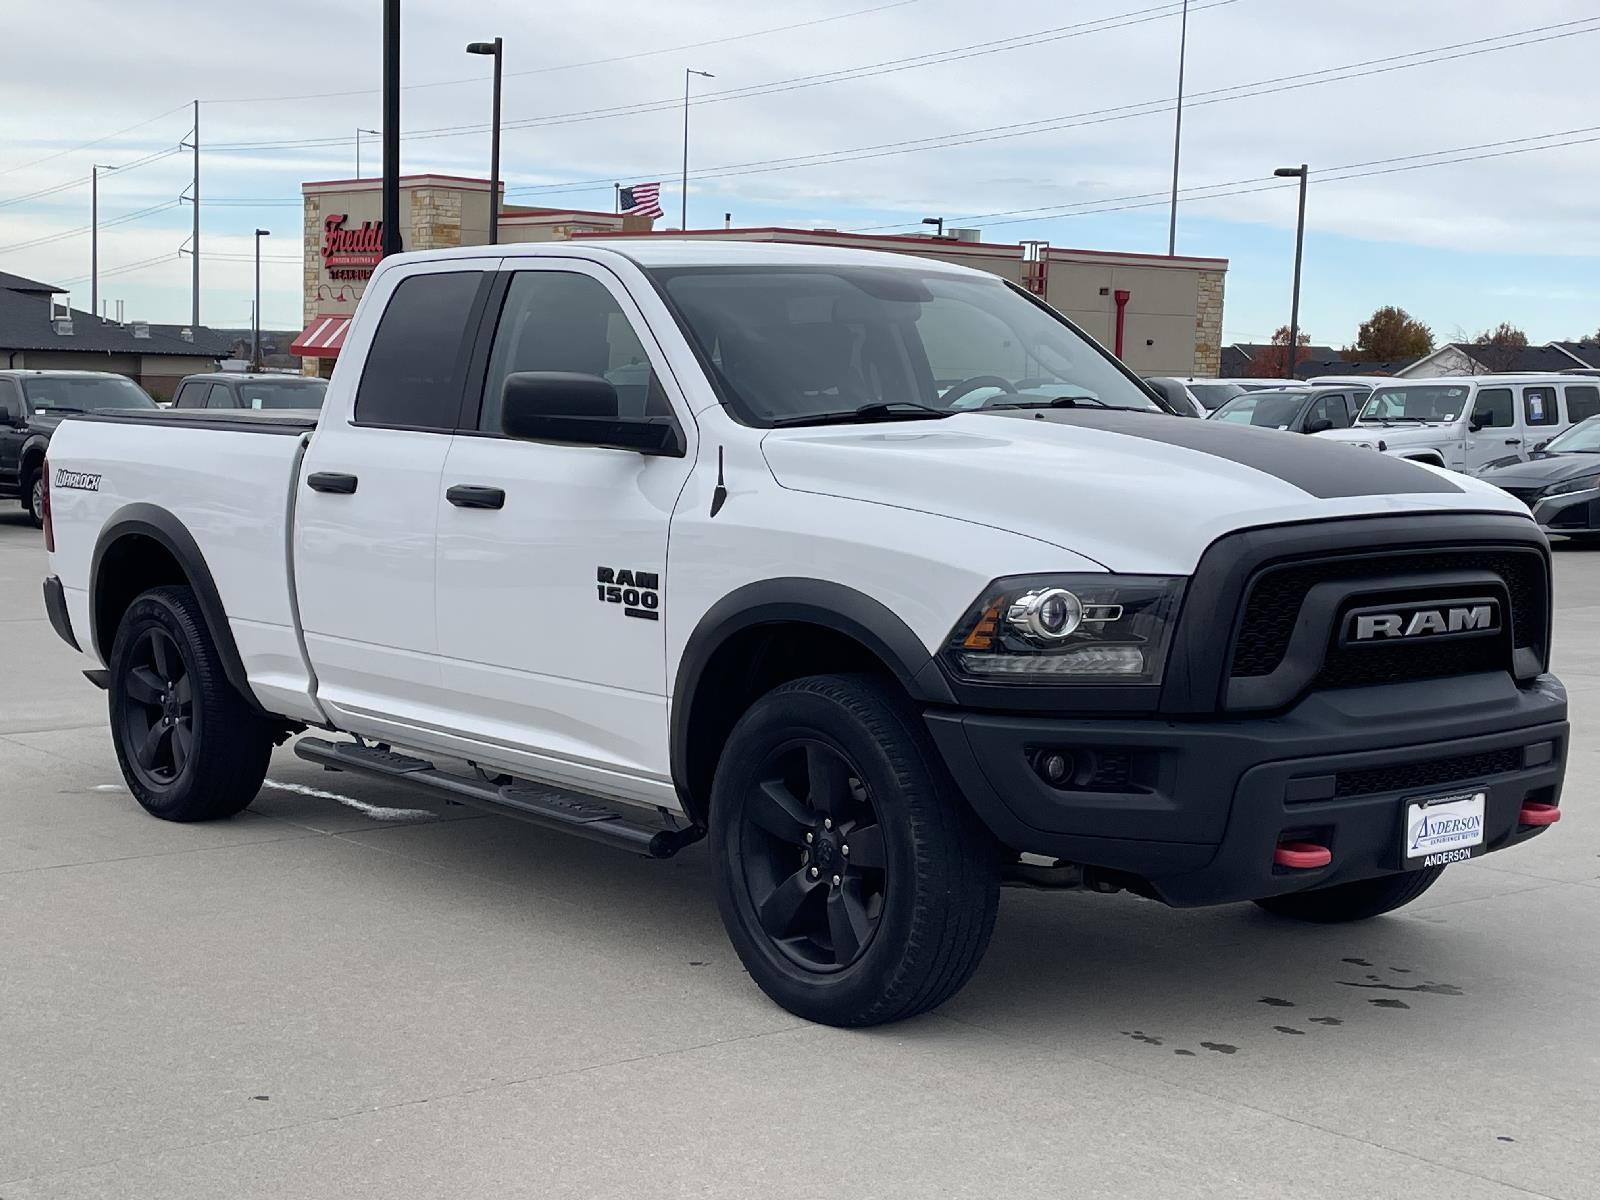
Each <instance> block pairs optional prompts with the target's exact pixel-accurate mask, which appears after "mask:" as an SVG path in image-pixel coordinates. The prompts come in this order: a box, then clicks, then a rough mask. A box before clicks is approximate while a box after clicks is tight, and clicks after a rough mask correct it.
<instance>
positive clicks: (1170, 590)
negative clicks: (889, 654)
mask: <svg viewBox="0 0 1600 1200" xmlns="http://www.w3.org/2000/svg"><path fill="white" fill-rule="evenodd" d="M1183 584H1184V581H1183V580H1182V579H1178V578H1172V577H1168V576H1164V575H1019V576H1012V577H1009V578H1006V579H997V580H996V581H995V582H994V583H992V584H990V585H989V587H988V588H986V589H985V590H984V593H983V595H982V596H980V597H979V598H978V601H977V602H976V603H975V604H974V605H973V606H972V607H971V608H970V609H968V610H967V613H966V615H965V616H963V617H962V618H961V620H960V621H958V622H957V623H956V627H955V629H953V630H952V631H951V634H950V638H949V641H948V642H947V643H946V645H945V649H944V658H945V662H946V664H947V665H948V666H949V667H950V668H951V669H952V670H953V671H954V672H955V673H956V674H957V675H960V676H962V677H964V678H966V679H969V680H972V681H973V682H984V683H1052V684H1107V683H1130V684H1141V683H1142V684H1153V683H1159V682H1160V681H1161V671H1162V667H1163V666H1164V665H1165V663H1166V657H1167V647H1168V646H1169V645H1170V644H1171V641H1172V626H1173V622H1174V620H1175V619H1176V618H1177V615H1178V602H1179V601H1180V600H1181V599H1182V597H1183Z"/></svg>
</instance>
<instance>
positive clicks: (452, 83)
mask: <svg viewBox="0 0 1600 1200" xmlns="http://www.w3.org/2000/svg"><path fill="white" fill-rule="evenodd" d="M920 2H921V0H893V3H890V4H879V5H877V6H875V7H873V8H858V9H853V10H852V11H850V12H842V13H834V14H833V15H832V16H828V17H817V18H815V19H813V20H810V21H796V22H793V23H792V24H789V25H774V26H771V27H770V28H767V29H753V30H751V31H750V32H749V33H734V34H729V35H728V36H726V37H719V38H708V39H707V40H705V41H703V42H685V43H684V44H683V45H681V46H663V47H661V48H660V49H657V50H638V51H635V52H634V53H632V54H617V55H613V56H611V57H609V58H591V59H588V60H586V61H584V62H573V63H561V64H559V65H557V66H551V67H532V68H529V69H527V70H523V71H507V72H505V77H506V78H512V77H515V76H521V75H546V74H549V73H551V72H554V71H575V70H578V69H579V68H580V67H600V66H605V65H607V64H609V63H619V62H632V61H634V60H635V59H640V58H652V57H654V56H656V55H660V54H677V53H678V52H680V51H683V50H699V49H701V48H702V47H705V46H721V45H725V44H727V43H728V42H740V41H744V40H746V39H748V38H756V37H765V36H767V35H768V34H773V33H788V32H790V31H791V30H795V29H806V28H809V27H810V26H813V25H827V24H830V23H831V22H834V21H845V20H849V19H851V18H852V17H865V16H870V15H872V14H873V13H881V12H888V11H889V10H890V9H894V8H905V7H906V6H907V5H910V4H918V3H920ZM466 83H476V84H481V83H483V77H482V76H479V75H473V76H468V77H465V78H461V79H435V80H432V81H430V82H427V83H408V84H406V85H405V86H404V87H403V88H402V89H401V90H402V91H408V92H409V91H414V90H420V89H422V88H440V87H456V86H458V85H460V84H466ZM379 90H380V89H378V88H357V89H355V90H353V91H345V92H305V93H301V94H299V95H292V96H242V97H237V98H234V99H221V100H207V101H204V103H206V104H272V103H278V102H284V101H291V100H331V99H336V98H342V97H346V96H376V95H378V94H379Z"/></svg>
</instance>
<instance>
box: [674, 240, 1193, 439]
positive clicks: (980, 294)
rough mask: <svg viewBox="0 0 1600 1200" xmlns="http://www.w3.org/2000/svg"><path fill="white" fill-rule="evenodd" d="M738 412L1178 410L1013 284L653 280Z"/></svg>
mask: <svg viewBox="0 0 1600 1200" xmlns="http://www.w3.org/2000/svg"><path fill="white" fill-rule="evenodd" d="M654 275H655V277H656V279H657V280H658V281H660V283H661V284H662V286H663V287H664V288H665V290H666V292H667V294H668V296H669V297H670V298H671V299H672V301H673V302H674V303H675V305H676V307H677V309H678V312H679V313H680V314H681V315H682V319H683V321H684V323H685V325H686V326H687V331H688V334H689V336H690V337H691V338H692V339H693V341H694V342H695V343H696V344H697V346H698V348H699V350H700V352H701V354H702V355H703V356H704V359H705V361H706V362H708V363H709V364H710V365H711V368H712V370H713V371H714V372H715V374H716V376H717V379H718V382H719V383H720V384H721V387H722V391H723V394H724V396H725V397H726V398H727V400H728V402H729V404H730V405H731V406H732V407H734V408H735V409H736V411H737V412H738V414H739V415H740V416H741V417H743V418H745V419H748V420H751V421H753V422H756V423H758V424H823V423H828V422H832V421H850V420H927V419H932V418H938V417H941V416H950V415H952V414H954V413H958V412H970V411H972V410H975V409H981V408H1002V407H1004V408H1019V407H1026V408H1032V407H1040V408H1044V407H1052V406H1054V407H1077V406H1084V407H1090V408H1120V409H1135V410H1140V411H1146V412H1166V411H1168V410H1167V409H1166V408H1164V407H1163V406H1162V405H1160V404H1158V403H1157V402H1156V401H1155V400H1153V399H1151V397H1150V396H1149V394H1148V393H1146V392H1145V391H1144V390H1143V389H1142V388H1141V387H1140V386H1139V385H1138V384H1137V383H1135V382H1134V381H1133V379H1132V378H1131V377H1130V376H1129V375H1128V374H1127V373H1126V372H1124V370H1123V369H1122V368H1121V366H1119V365H1118V364H1117V362H1116V361H1115V360H1114V359H1112V358H1111V357H1110V355H1108V354H1106V353H1105V352H1104V351H1103V350H1101V349H1100V348H1099V347H1097V346H1095V345H1094V344H1093V343H1091V342H1089V341H1088V340H1087V339H1085V338H1084V337H1082V336H1081V335H1079V334H1078V333H1076V332H1074V331H1073V329H1072V328H1071V327H1070V326H1068V325H1067V324H1065V323H1064V322H1062V321H1061V320H1059V319H1057V318H1056V317H1054V316H1052V315H1051V314H1050V312H1049V311H1047V310H1046V309H1044V308H1041V307H1040V306H1039V305H1037V304H1035V303H1033V302H1032V301H1030V300H1029V299H1028V298H1027V297H1026V296H1024V295H1023V294H1021V293H1019V292H1018V291H1016V290H1015V289H1013V288H1011V287H1010V286H1008V285H1007V284H1005V283H1003V282H1002V281H1000V280H999V279H995V280H994V281H993V282H990V281H989V280H985V279H968V278H965V277H962V276H956V275H949V274H944V273H939V272H933V271H921V270H917V269H916V268H897V267H821V268H785V267H749V268H744V267H739V268H714V267H691V268H672V269H662V270H657V271H656V272H654Z"/></svg>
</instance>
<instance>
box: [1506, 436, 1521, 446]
mask: <svg viewBox="0 0 1600 1200" xmlns="http://www.w3.org/2000/svg"><path fill="white" fill-rule="evenodd" d="M1506 445H1508V446H1520V445H1522V439H1521V438H1507V439H1506Z"/></svg>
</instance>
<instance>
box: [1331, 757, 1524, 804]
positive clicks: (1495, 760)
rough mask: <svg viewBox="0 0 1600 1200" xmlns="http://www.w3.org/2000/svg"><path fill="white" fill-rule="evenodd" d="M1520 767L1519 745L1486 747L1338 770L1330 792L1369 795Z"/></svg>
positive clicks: (1484, 776) (1482, 775)
mask: <svg viewBox="0 0 1600 1200" xmlns="http://www.w3.org/2000/svg"><path fill="white" fill-rule="evenodd" d="M1521 766H1522V747H1521V746H1508V747H1506V748H1505V749H1504V750H1486V751H1484V752H1483V753H1481V754H1458V755H1457V756H1456V757H1454V758H1434V759H1429V760H1428V761H1427V762H1414V763H1399V764H1396V765H1394V766H1389V767H1367V768H1365V769H1363V770H1359V771H1340V772H1339V773H1338V774H1337V775H1335V776H1334V792H1333V794H1334V796H1335V797H1343V796H1372V795H1376V794H1377V793H1379V792H1405V791H1410V790H1411V789H1413V788H1429V787H1445V786H1448V785H1449V784H1452V783H1460V782H1461V781H1462V780H1466V779H1484V778H1487V777H1488V776H1491V775H1504V774H1505V773H1506V772H1507V771H1515V770H1518V769H1519V768H1520V767H1521Z"/></svg>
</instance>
